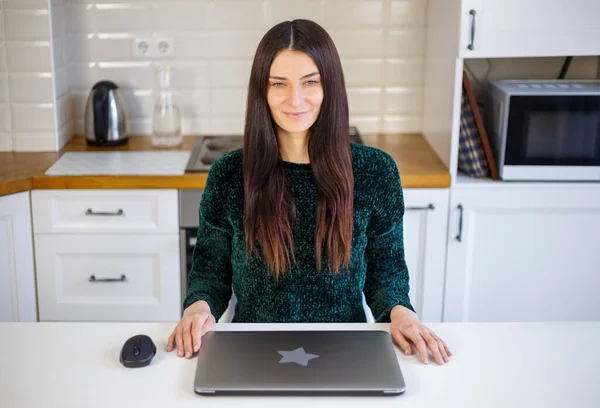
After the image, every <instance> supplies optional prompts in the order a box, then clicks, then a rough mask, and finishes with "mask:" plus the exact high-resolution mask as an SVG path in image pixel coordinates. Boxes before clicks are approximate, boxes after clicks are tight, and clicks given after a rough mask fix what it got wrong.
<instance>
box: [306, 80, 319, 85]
mask: <svg viewBox="0 0 600 408" xmlns="http://www.w3.org/2000/svg"><path fill="white" fill-rule="evenodd" d="M316 83H317V81H306V84H307V85H315V84H316Z"/></svg>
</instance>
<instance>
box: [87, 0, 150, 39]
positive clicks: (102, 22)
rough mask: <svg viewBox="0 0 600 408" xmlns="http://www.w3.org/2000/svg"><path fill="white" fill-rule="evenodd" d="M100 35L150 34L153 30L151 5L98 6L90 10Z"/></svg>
mask: <svg viewBox="0 0 600 408" xmlns="http://www.w3.org/2000/svg"><path fill="white" fill-rule="evenodd" d="M90 11H91V12H92V18H93V20H94V28H95V30H96V32H98V33H128V32H148V31H152V29H153V12H152V4H151V3H141V2H140V3H126V4H96V8H95V9H93V10H90Z"/></svg>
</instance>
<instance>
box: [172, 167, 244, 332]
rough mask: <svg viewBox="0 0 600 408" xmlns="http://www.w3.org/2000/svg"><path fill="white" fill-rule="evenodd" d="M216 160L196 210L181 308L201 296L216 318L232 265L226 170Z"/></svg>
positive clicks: (222, 305)
mask: <svg viewBox="0 0 600 408" xmlns="http://www.w3.org/2000/svg"><path fill="white" fill-rule="evenodd" d="M223 166H224V164H223V162H222V161H219V160H217V161H216V162H215V163H214V164H213V166H212V167H211V169H210V171H209V173H208V179H207V181H206V186H205V188H204V192H203V193H202V198H201V200H200V208H199V211H198V219H199V222H198V235H197V239H196V246H195V247H194V251H193V254H192V269H191V271H189V274H188V290H187V296H186V298H185V300H184V303H183V308H184V309H185V308H187V307H188V306H190V305H191V304H192V303H194V302H196V301H198V300H204V301H206V302H207V303H208V305H209V306H210V311H211V313H212V315H213V316H214V317H215V319H216V320H217V321H218V320H219V319H220V317H221V315H222V314H223V313H224V312H225V310H226V309H227V306H228V303H229V300H230V299H231V295H232V289H231V280H232V265H231V238H232V235H233V232H232V230H231V227H230V226H229V225H227V221H226V219H227V217H226V202H227V200H226V196H227V191H226V186H227V183H226V181H227V178H228V175H227V172H226V171H224V170H225V169H223Z"/></svg>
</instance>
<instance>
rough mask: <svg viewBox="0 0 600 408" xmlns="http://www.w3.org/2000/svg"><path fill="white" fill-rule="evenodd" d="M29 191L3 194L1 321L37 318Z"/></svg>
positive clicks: (0, 199) (0, 206)
mask: <svg viewBox="0 0 600 408" xmlns="http://www.w3.org/2000/svg"><path fill="white" fill-rule="evenodd" d="M30 208H31V206H30V204H29V192H26V193H18V194H12V195H9V196H5V197H0V321H3V322H7V321H8V322H10V321H13V322H18V321H36V320H37V311H36V303H35V272H34V267H33V241H32V238H31V234H32V233H31V211H30Z"/></svg>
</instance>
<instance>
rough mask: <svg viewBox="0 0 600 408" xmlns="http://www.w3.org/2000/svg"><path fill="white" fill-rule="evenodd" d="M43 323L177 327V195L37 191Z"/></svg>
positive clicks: (35, 210) (37, 255)
mask: <svg viewBox="0 0 600 408" xmlns="http://www.w3.org/2000/svg"><path fill="white" fill-rule="evenodd" d="M31 194H32V209H33V220H34V223H33V230H34V242H35V247H36V251H35V259H36V263H37V265H38V270H37V275H38V278H37V281H38V298H39V309H40V311H39V313H40V320H41V321H172V322H175V321H178V320H179V319H180V317H181V302H182V299H181V274H180V256H179V220H178V209H177V208H178V197H177V191H176V190H34V191H32V193H31Z"/></svg>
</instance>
